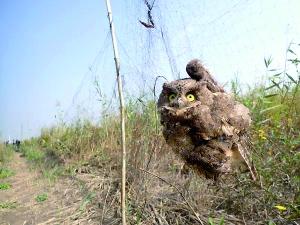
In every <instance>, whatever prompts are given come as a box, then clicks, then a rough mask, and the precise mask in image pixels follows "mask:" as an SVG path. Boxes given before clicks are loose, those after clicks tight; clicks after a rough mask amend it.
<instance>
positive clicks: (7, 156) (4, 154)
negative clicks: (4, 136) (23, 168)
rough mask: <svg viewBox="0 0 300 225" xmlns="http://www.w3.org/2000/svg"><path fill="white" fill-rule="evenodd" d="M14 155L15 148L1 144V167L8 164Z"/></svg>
mask: <svg viewBox="0 0 300 225" xmlns="http://www.w3.org/2000/svg"><path fill="white" fill-rule="evenodd" d="M12 155H13V147H12V146H11V145H8V146H6V145H4V144H0V165H1V164H7V163H8V162H9V161H10V160H11V158H12Z"/></svg>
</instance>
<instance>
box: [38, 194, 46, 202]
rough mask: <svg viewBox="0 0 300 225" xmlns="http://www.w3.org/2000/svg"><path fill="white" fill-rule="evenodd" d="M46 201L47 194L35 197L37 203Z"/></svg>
mask: <svg viewBox="0 0 300 225" xmlns="http://www.w3.org/2000/svg"><path fill="white" fill-rule="evenodd" d="M47 199H48V194H47V193H42V194H39V195H37V196H36V197H35V201H37V202H44V201H46V200H47Z"/></svg>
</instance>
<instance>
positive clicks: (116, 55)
mask: <svg viewBox="0 0 300 225" xmlns="http://www.w3.org/2000/svg"><path fill="white" fill-rule="evenodd" d="M106 8H107V17H108V21H109V26H110V33H111V39H112V45H113V50H114V59H115V66H116V73H117V82H118V92H119V100H120V117H121V118H120V120H121V138H122V142H121V144H122V187H121V208H122V225H126V191H125V187H126V140H125V107H124V98H123V90H122V79H121V76H120V62H119V52H118V46H117V42H116V38H115V28H114V24H113V20H112V10H111V5H110V0H106Z"/></svg>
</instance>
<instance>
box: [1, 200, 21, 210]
mask: <svg viewBox="0 0 300 225" xmlns="http://www.w3.org/2000/svg"><path fill="white" fill-rule="evenodd" d="M17 205H18V203H17V202H16V201H14V202H12V201H6V202H0V209H15V208H17Z"/></svg>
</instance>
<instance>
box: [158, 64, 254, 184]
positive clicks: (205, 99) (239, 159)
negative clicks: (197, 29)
mask: <svg viewBox="0 0 300 225" xmlns="http://www.w3.org/2000/svg"><path fill="white" fill-rule="evenodd" d="M186 71H187V73H188V75H189V76H190V77H191V78H185V79H179V80H175V81H172V82H170V83H164V84H163V88H162V92H161V94H160V96H159V99H158V103H157V106H158V107H157V108H158V111H159V113H160V118H161V125H162V128H163V136H164V138H165V140H166V142H167V144H168V145H169V146H170V147H171V148H172V150H173V151H174V152H175V153H176V154H177V155H178V156H179V157H180V158H181V159H182V160H183V161H184V162H185V164H186V165H188V166H189V167H190V168H192V169H193V170H194V171H196V172H197V173H198V174H199V175H201V176H204V177H205V178H209V179H214V180H217V179H218V178H219V177H220V175H224V174H230V173H232V172H233V171H236V169H240V168H246V169H247V170H248V171H250V174H251V177H252V179H254V180H255V179H256V172H255V168H254V166H253V164H252V162H251V160H250V154H249V149H250V141H249V137H248V133H249V132H248V131H249V128H250V125H251V117H250V112H249V109H248V108H247V107H245V106H244V105H243V104H241V103H239V102H237V101H236V100H235V99H234V98H233V97H232V96H231V95H230V94H228V93H226V92H225V91H224V89H223V88H222V87H221V86H219V85H218V83H217V82H216V81H215V80H214V79H213V78H212V76H211V74H210V73H209V72H208V71H207V70H206V69H205V68H204V66H203V65H202V63H201V62H200V61H199V60H197V59H194V60H192V61H190V62H189V63H188V64H187V66H186Z"/></svg>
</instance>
